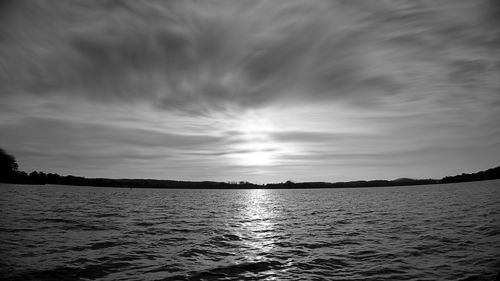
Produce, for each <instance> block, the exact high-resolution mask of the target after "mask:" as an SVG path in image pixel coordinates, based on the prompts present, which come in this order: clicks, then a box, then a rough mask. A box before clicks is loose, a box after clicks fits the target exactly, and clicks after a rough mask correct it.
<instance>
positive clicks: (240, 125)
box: [233, 112, 279, 166]
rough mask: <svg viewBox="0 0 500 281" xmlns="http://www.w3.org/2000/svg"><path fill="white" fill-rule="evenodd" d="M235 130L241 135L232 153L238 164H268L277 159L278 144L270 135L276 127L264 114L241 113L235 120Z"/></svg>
mask: <svg viewBox="0 0 500 281" xmlns="http://www.w3.org/2000/svg"><path fill="white" fill-rule="evenodd" d="M235 130H236V131H237V132H238V134H239V136H240V137H241V138H240V139H239V141H238V144H237V145H236V147H235V148H236V149H235V150H236V151H237V153H235V154H234V155H233V156H234V160H235V161H236V163H237V164H238V165H241V166H270V165H272V164H273V163H274V162H275V160H277V157H278V154H279V144H278V143H277V142H276V141H275V140H273V138H272V136H271V135H272V133H273V132H276V131H277V128H276V126H275V125H274V124H273V123H272V122H271V120H270V118H268V117H267V116H266V115H265V114H257V113H255V112H251V113H247V114H245V115H243V116H242V117H241V118H240V119H239V120H236V122H235Z"/></svg>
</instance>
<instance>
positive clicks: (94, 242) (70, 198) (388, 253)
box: [0, 181, 500, 280]
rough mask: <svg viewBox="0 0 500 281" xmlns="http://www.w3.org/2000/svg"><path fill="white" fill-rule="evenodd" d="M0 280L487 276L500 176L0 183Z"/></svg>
mask: <svg viewBox="0 0 500 281" xmlns="http://www.w3.org/2000/svg"><path fill="white" fill-rule="evenodd" d="M0 211H1V217H0V242H1V243H0V279H2V278H3V279H2V280H93V279H96V280H495V278H496V276H497V272H498V271H499V269H500V181H486V182H474V183H461V184H449V185H435V186H411V187H386V188H359V189H315V190H159V189H156V190H155V189H119V188H98V187H74V186H20V185H18V186H16V185H5V184H3V185H0Z"/></svg>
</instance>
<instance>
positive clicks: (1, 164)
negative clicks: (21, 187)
mask: <svg viewBox="0 0 500 281" xmlns="http://www.w3.org/2000/svg"><path fill="white" fill-rule="evenodd" d="M17 168H18V165H17V161H16V158H14V156H12V155H10V154H7V153H6V152H5V151H4V150H3V149H1V148H0V181H3V182H10V181H13V180H15V178H16V175H17Z"/></svg>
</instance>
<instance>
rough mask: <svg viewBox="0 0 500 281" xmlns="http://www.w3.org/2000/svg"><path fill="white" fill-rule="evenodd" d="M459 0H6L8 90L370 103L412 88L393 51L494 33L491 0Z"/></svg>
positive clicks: (481, 41)
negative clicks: (367, 0)
mask: <svg viewBox="0 0 500 281" xmlns="http://www.w3.org/2000/svg"><path fill="white" fill-rule="evenodd" d="M455 2H456V1H454V2H453V3H452V2H448V1H442V2H440V3H427V2H425V3H424V2H421V1H413V2H411V1H399V2H398V1H386V2H370V3H350V2H349V3H347V2H343V1H293V2H292V1H277V2H273V3H267V2H265V1H255V2H253V3H244V2H226V1H210V2H186V1H147V2H135V1H76V0H74V1H15V2H8V1H7V2H5V3H6V4H4V5H5V6H6V11H7V12H4V13H8V15H9V16H7V17H5V18H4V19H3V20H2V26H3V28H1V29H0V37H1V38H3V40H2V41H1V42H2V45H1V47H0V63H1V68H0V81H1V82H2V92H3V93H4V94H5V93H19V92H28V93H33V94H40V93H46V94H54V93H56V94H63V95H70V94H74V95H77V96H83V97H87V98H89V99H91V100H98V101H109V102H129V101H146V102H150V103H152V104H155V105H158V106H160V107H163V108H169V109H180V110H186V111H188V112H198V111H199V112H203V111H206V110H223V109H225V108H227V107H228V106H233V105H234V106H241V107H260V106H263V105H266V104H269V103H272V102H276V101H278V100H279V101H287V100H292V101H294V100H299V101H301V102H302V101H304V100H323V99H332V98H333V99H335V98H345V97H348V99H352V100H359V99H364V100H366V101H365V104H371V103H370V100H376V99H378V97H379V96H384V95H386V94H389V95H392V94H397V93H400V92H404V91H405V90H406V89H408V88H411V87H412V85H411V84H412V83H413V82H412V80H411V79H409V78H408V77H402V76H400V77H394V75H393V71H394V70H390V69H387V68H386V66H384V65H386V64H387V60H389V61H388V62H389V64H387V65H390V63H391V61H397V62H398V63H403V62H404V63H408V64H411V63H412V62H414V61H415V59H419V58H423V57H425V56H427V60H433V59H438V60H439V59H442V58H438V57H435V56H434V55H432V54H433V53H434V52H435V51H436V50H438V48H440V47H441V48H442V46H443V44H444V46H453V44H454V45H457V44H461V45H464V46H469V48H472V49H477V50H476V51H475V52H479V49H480V48H484V47H485V46H484V45H486V42H491V43H490V44H493V42H498V40H497V39H493V38H494V34H495V33H494V32H496V31H498V29H497V26H495V25H494V24H493V20H484V19H483V17H481V15H486V14H488V13H490V12H488V10H487V9H486V8H487V7H488V5H490V6H492V5H493V6H495V4H492V2H491V1H490V2H488V1H486V2H484V1H481V2H478V3H475V4H467V2H465V1H459V3H455ZM471 9H472V10H471ZM469 10H471V11H472V12H473V13H469ZM488 19H491V17H488ZM471 39H474V40H471ZM380 51H385V52H386V53H387V55H384V56H380V55H376V53H377V52H380ZM471 51H474V50H471ZM401 52H403V53H405V54H408V55H411V56H408V55H406V56H404V57H401V58H399V57H400V56H401V55H400V54H401ZM461 52H463V51H461ZM391 53H392V54H391ZM464 54H466V53H464ZM394 55H395V56H394ZM412 56H414V57H412ZM396 57H397V58H396ZM380 59H383V60H386V61H380ZM450 59H451V58H450ZM460 59H461V60H463V57H462V58H460ZM447 63H448V62H447ZM450 63H451V64H454V63H455V61H454V60H451V62H450ZM436 67H439V66H438V65H436ZM419 71H421V72H422V74H424V72H425V70H423V69H422V70H419ZM490 71H493V72H496V71H498V69H496V68H495V69H492V70H490ZM442 79H443V81H444V82H446V81H445V80H444V79H447V78H446V77H445V76H443V77H442ZM374 92H376V93H374Z"/></svg>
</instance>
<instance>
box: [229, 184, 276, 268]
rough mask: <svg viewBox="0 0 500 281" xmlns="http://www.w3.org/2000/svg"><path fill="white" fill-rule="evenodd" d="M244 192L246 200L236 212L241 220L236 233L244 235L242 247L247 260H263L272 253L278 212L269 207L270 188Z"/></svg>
mask: <svg viewBox="0 0 500 281" xmlns="http://www.w3.org/2000/svg"><path fill="white" fill-rule="evenodd" d="M245 192H246V193H245V196H244V200H245V201H246V202H245V204H244V205H243V208H242V209H241V210H240V212H239V213H238V217H239V218H238V219H239V220H240V221H241V227H239V228H238V230H237V231H238V232H239V233H238V235H240V236H241V237H244V239H243V241H242V242H243V245H242V248H243V250H244V252H245V255H246V258H247V259H248V260H250V261H261V260H265V259H266V257H267V256H268V255H269V254H270V253H272V251H273V248H274V247H275V242H276V241H277V239H278V237H279V235H278V233H277V232H276V224H277V221H278V220H279V218H280V213H279V212H278V211H277V209H276V208H272V207H271V203H272V202H271V201H272V198H271V197H272V195H271V194H270V193H271V191H270V190H265V189H253V190H246V191H245Z"/></svg>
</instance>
